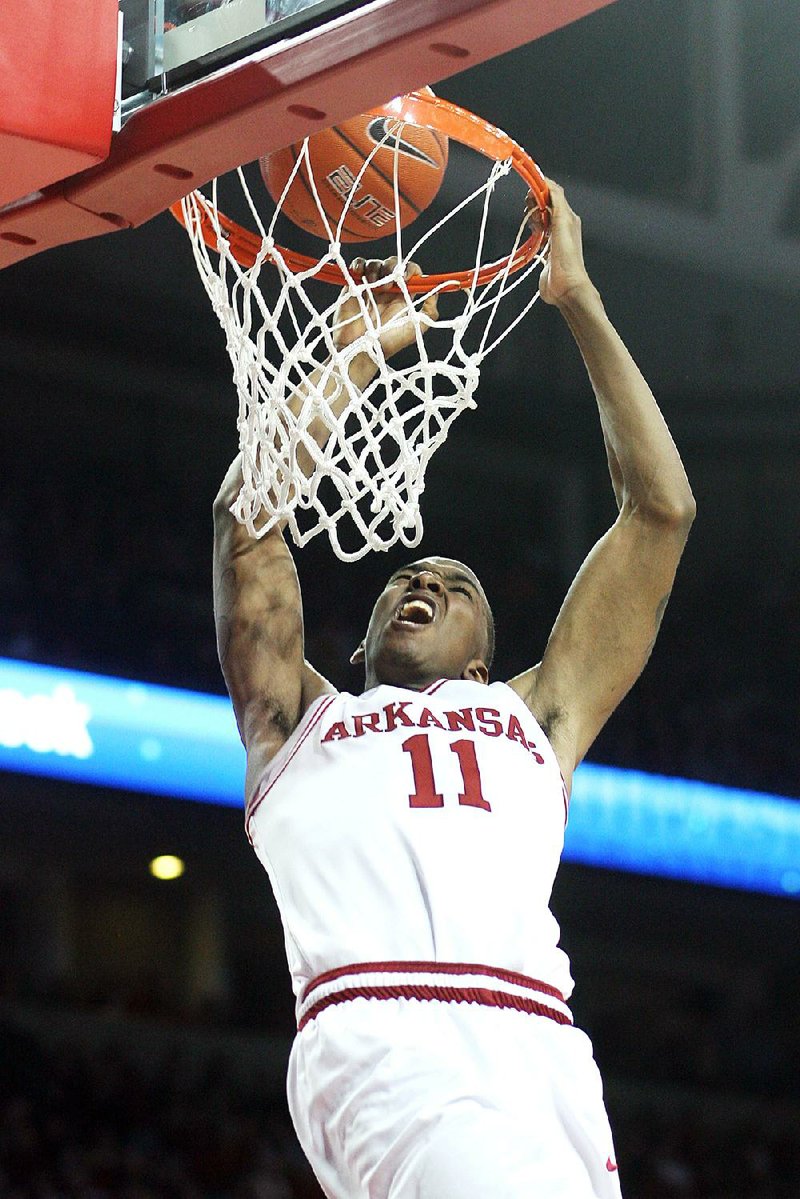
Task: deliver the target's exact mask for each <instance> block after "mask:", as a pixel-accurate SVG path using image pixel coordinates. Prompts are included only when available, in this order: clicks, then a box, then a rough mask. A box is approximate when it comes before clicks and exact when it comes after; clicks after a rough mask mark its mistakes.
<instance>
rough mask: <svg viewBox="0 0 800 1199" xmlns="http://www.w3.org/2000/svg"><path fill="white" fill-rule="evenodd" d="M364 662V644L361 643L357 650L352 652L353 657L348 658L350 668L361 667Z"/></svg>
mask: <svg viewBox="0 0 800 1199" xmlns="http://www.w3.org/2000/svg"><path fill="white" fill-rule="evenodd" d="M365 660H366V659H365V655H364V642H363V641H362V642H361V644H360V645H359V647H358V649H356V650H354V651H353V655H352V657H351V658H350V665H351V666H361V665H363V663H364V662H365Z"/></svg>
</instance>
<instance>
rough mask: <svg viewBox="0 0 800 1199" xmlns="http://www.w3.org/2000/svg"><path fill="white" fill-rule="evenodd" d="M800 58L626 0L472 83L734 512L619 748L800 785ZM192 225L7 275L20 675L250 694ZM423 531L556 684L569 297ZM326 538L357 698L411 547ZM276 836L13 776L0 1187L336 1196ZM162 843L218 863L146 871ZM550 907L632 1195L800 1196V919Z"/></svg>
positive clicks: (617, 884)
mask: <svg viewBox="0 0 800 1199" xmlns="http://www.w3.org/2000/svg"><path fill="white" fill-rule="evenodd" d="M665 31H666V33H667V34H668V36H666V35H665ZM798 44H800V10H799V9H798V7H797V5H796V4H795V3H794V0H731V3H728V4H725V5H718V4H711V3H708V0H617V3H615V4H612V5H610V6H609V7H608V8H607V9H605V10H604V11H603V12H602V13H598V14H596V15H595V16H593V17H591V18H588V19H587V20H586V21H584V22H581V23H579V24H578V25H576V26H575V27H573V28H572V29H568V30H563V31H561V32H560V33H558V34H556V35H553V36H552V37H551V38H548V39H545V40H544V41H543V42H541V43H537V44H535V45H534V46H531V47H528V48H526V49H524V50H521V51H518V52H516V55H512V56H509V58H508V61H507V63H505V64H495V65H494V66H491V65H490V66H487V67H486V68H480V69H477V70H473V71H470V72H467V73H465V74H464V75H463V76H459V77H456V78H454V79H453V80H450V81H448V82H447V83H446V84H443V85H442V86H441V87H440V88H439V90H440V91H441V93H442V94H444V95H446V96H448V97H450V98H452V99H454V100H455V101H457V102H459V103H462V104H466V105H467V106H468V107H472V108H474V109H475V110H477V111H480V112H482V113H483V114H484V115H486V116H488V117H489V118H491V119H493V120H495V121H497V123H498V124H500V125H501V126H503V127H504V128H506V129H508V130H509V132H511V133H512V134H514V135H515V136H517V137H518V138H519V139H520V140H521V141H523V142H524V143H525V144H526V145H527V146H529V148H531V149H535V150H536V152H537V154H538V155H539V157H540V160H541V162H542V164H543V165H544V166H545V167H546V169H547V170H548V172H549V173H550V174H552V175H553V176H554V177H556V178H559V179H561V180H563V181H564V182H565V183H566V184H567V191H568V195H569V196H570V197H571V198H572V199H573V201H574V203H575V205H576V207H577V208H579V209H580V211H581V215H582V217H583V220H584V235H585V243H586V255H587V262H588V265H589V268H590V271H591V273H592V275H593V277H594V279H595V281H596V282H597V283H598V286H599V287H600V289H601V292H602V294H603V296H604V298H605V301H606V304H607V307H608V309H609V312H610V314H611V316H612V318H613V319H614V321H615V323H616V324H617V326H618V327H619V329H620V331H621V333H622V335H623V337H624V338H625V339H626V341H627V342H628V343H629V345H630V348H631V350H632V351H633V353H634V355H635V356H636V358H637V361H638V362H639V364H640V365H641V367H642V369H643V372H644V374H645V376H646V377H647V379H648V381H649V382H650V383H651V385H652V386H653V389H654V391H655V393H656V395H657V397H658V399H659V401H660V403H661V405H662V408H663V411H664V413H665V416H666V418H667V420H668V422H669V424H670V427H671V429H672V430H673V432H674V435H675V438H676V441H677V444H678V446H679V448H680V450H681V453H682V456H683V459H684V462H685V465H686V468H687V472H688V474H689V477H690V480H691V483H692V486H693V488H694V491H695V495H696V497H697V501H698V518H697V522H696V525H695V528H694V530H693V532H692V536H691V538H690V542H689V546H688V548H687V551H686V554H685V558H684V561H683V563H682V565H681V569H680V571H679V574H678V579H677V583H676V586H675V590H674V594H673V596H672V599H671V601H670V605H669V607H668V609H667V614H666V617H665V619H664V623H663V627H662V630H661V634H660V636H659V639H658V642H657V644H656V648H655V650H654V653H653V656H652V658H651V661H650V663H649V664H648V666H647V668H646V670H645V672H644V675H643V676H642V678H641V680H640V681H639V683H638V684H637V685H636V687H635V688H634V690H633V691H632V693H631V695H630V696H629V697H628V698H627V699H626V700H625V701H624V703H623V704H622V706H621V707H620V709H619V711H618V712H617V713H616V714H615V715H614V716H613V718H612V719H611V721H610V722H609V724H608V726H607V728H606V729H605V730H604V731H603V732H602V734H601V736H600V738H599V739H598V741H597V743H596V745H595V746H594V747H593V749H592V752H591V755H590V756H591V758H592V759H593V760H594V761H600V762H608V763H611V764H614V765H618V766H623V767H630V768H636V769H641V770H646V771H652V772H657V773H664V774H668V775H677V776H683V777H686V778H697V779H704V780H707V781H712V782H718V783H722V784H726V785H728V786H733V787H745V788H751V789H754V790H760V791H770V792H775V793H778V794H781V795H784V796H787V797H789V798H790V800H796V799H798V798H800V735H798V734H800V728H799V727H798V726H799V723H800V722H799V720H798V717H800V666H799V665H798V663H800V653H799V652H798V628H799V627H800V569H799V566H798V564H799V562H800V559H799V557H798V553H797V534H798V529H800V498H798V496H799V495H800V489H799V488H798V469H797V463H798V460H799V459H800V454H799V451H800V421H799V420H798V416H797V362H796V344H797V328H798V322H799V321H800V304H798V295H800V267H798V262H800V257H798V255H799V254H800V249H799V247H800V178H798V174H797V168H796V142H797V130H798V128H800V89H798V86H797V71H796V54H794V53H793V52H792V48H795V49H796V46H797V45H798ZM510 78H511V79H514V80H515V85H514V86H513V87H509V86H508V80H509V79H510ZM524 81H528V84H529V85H528V84H526V86H525V87H523V86H522V83H523V82H524ZM517 82H519V86H517ZM734 134H735V136H734ZM778 200H780V204H779V203H778ZM698 221H700V222H702V221H706V224H705V225H702V226H701V233H699V234H698V233H697V231H696V225H697V222H698ZM181 236H182V235H181V234H180V233H179V231H178V230H177V228H176V227H173V223H172V222H171V219H170V218H168V217H162V218H158V219H157V220H156V221H154V222H151V223H150V224H148V225H146V226H144V227H143V228H142V229H140V230H136V231H134V232H130V233H119V234H114V235H113V236H112V237H108V238H102V239H99V240H96V241H92V242H86V243H82V244H79V245H75V246H68V247H64V248H62V249H59V250H56V251H53V252H51V253H48V254H45V255H41V256H39V257H34V258H31V259H30V260H28V261H26V262H23V263H20V264H19V265H17V266H16V267H13V268H10V269H9V270H6V271H4V272H2V274H0V350H1V351H2V361H3V371H2V388H1V391H2V403H0V465H1V466H2V469H1V470H0V656H5V657H9V658H18V659H24V660H28V661H35V662H47V663H53V664H57V665H62V666H67V667H73V668H77V669H83V670H90V671H97V672H100V673H107V674H113V675H118V676H123V677H131V678H136V679H142V680H151V681H153V682H158V683H163V684H167V685H171V686H176V687H184V688H192V689H198V690H202V691H214V692H219V693H221V692H222V690H223V688H222V681H221V678H220V674H219V669H218V666H217V662H216V654H215V645H214V632H213V619H212V611H211V587H210V570H211V505H212V502H213V499H214V495H215V493H216V490H217V487H218V485H219V482H220V480H221V478H222V476H223V474H224V471H225V469H226V467H227V465H228V463H229V462H230V460H231V458H232V457H233V454H234V453H235V450H236V436H235V397H234V395H233V390H232V386H231V382H230V366H229V363H228V360H227V356H226V354H225V349H224V344H223V339H222V335H221V333H220V331H219V328H218V327H217V325H216V324H215V322H214V319H213V317H212V315H211V314H210V312H209V310H208V306H207V301H206V297H205V295H204V294H202V291H201V288H200V286H199V284H198V282H197V279H196V277H195V274H194V268H193V264H192V263H191V257H190V254H189V251H188V249H187V247H186V245H185V244H184V243H183V241H182V240H181ZM461 251H462V247H460V246H454V247H453V254H454V257H455V256H456V255H458V257H459V259H460V258H461ZM423 514H424V518H425V528H426V533H425V538H424V541H423V543H422V545H421V547H420V550H419V551H413V552H414V553H417V552H422V553H445V554H448V555H452V556H455V557H459V558H461V559H463V560H464V561H466V562H468V563H469V564H470V565H471V566H472V567H473V568H474V569H475V570H476V571H477V572H478V574H479V575H480V576H481V578H482V580H483V582H484V584H485V586H486V590H487V593H488V595H489V598H490V600H491V602H492V605H493V609H494V613H495V618H496V622H497V641H498V649H497V656H496V665H495V671H494V675H495V677H496V678H503V677H508V676H510V675H511V674H513V673H515V672H516V671H518V670H521V669H523V668H524V667H526V666H529V665H531V664H532V662H534V661H535V660H536V659H537V658H538V657H539V655H540V654H541V652H542V649H543V647H544V644H545V642H546V638H547V634H548V631H549V629H550V627H551V625H552V622H553V620H554V617H555V615H556V613H557V611H558V608H559V605H560V603H561V601H562V599H563V596H564V594H565V592H566V589H567V587H568V585H569V583H570V581H571V579H572V577H573V575H574V572H575V570H576V569H577V567H578V565H579V563H580V561H581V559H582V557H583V555H584V554H585V553H586V552H587V550H588V549H589V548H590V546H591V545H592V544H593V542H594V540H595V539H596V538H597V537H598V536H599V535H600V534H601V533H602V532H603V531H604V529H605V528H607V527H608V525H609V523H610V522H611V520H612V519H613V516H614V507H613V497H612V493H611V488H610V484H609V481H608V475H607V468H606V464H605V459H604V454H603V448H602V440H601V436H600V431H599V426H598V422H597V417H596V412H595V409H594V404H593V400H592V396H591V392H590V389H589V387H588V385H587V383H586V379H585V376H584V373H583V368H582V364H581V362H580V359H579V357H578V355H577V353H576V351H575V349H574V346H573V345H572V343H571V339H570V336H569V333H568V332H567V331H566V329H565V327H564V325H563V323H562V322H561V321H560V319H559V317H558V315H557V314H555V313H553V312H551V311H547V310H540V309H537V310H535V311H534V312H533V314H532V315H531V316H530V318H529V319H528V320H527V321H526V322H525V327H524V329H521V330H519V331H517V332H516V333H515V334H514V335H513V336H512V337H510V338H509V339H508V341H507V342H505V343H504V345H503V348H502V349H501V350H499V351H498V353H497V354H496V356H495V357H494V358H493V359H490V360H489V361H488V362H487V364H486V367H485V369H484V373H483V380H482V384H481V391H480V394H479V406H478V409H477V411H476V412H474V413H469V414H466V415H465V416H463V417H462V418H461V419H460V420H459V422H458V423H457V424H456V426H454V428H453V430H452V433H451V435H450V437H449V438H448V441H447V444H446V445H445V446H444V447H443V448H442V449H441V451H440V452H439V453H438V455H437V456H436V457H435V458H434V460H433V462H432V464H431V467H430V470H429V474H428V483H427V488H426V492H425V495H424V497H423ZM296 560H297V564H298V570H299V573H300V578H301V584H302V588H303V596H304V605H305V618H306V638H307V641H306V648H307V654H308V657H309V658H310V659H311V661H313V663H314V664H315V665H316V666H317V667H318V668H319V669H320V670H322V671H323V673H325V674H327V675H328V676H329V677H330V678H331V679H332V680H333V681H334V682H336V683H337V684H338V685H340V686H343V687H347V688H349V689H354V688H356V689H357V688H358V687H359V686H360V685H361V679H360V676H359V673H358V672H357V671H356V670H354V669H353V668H351V667H350V666H349V665H348V659H349V656H350V654H351V652H352V650H353V648H354V647H355V646H356V644H357V643H358V641H359V640H360V638H361V636H362V634H363V631H364V628H365V625H366V622H367V620H368V617H369V612H370V608H371V604H372V601H373V599H374V597H375V595H376V594H377V591H378V590H379V588H380V586H381V585H382V582H383V581H384V578H385V577H386V576H387V575H388V573H390V572H391V571H392V570H393V569H395V567H396V566H397V565H399V564H400V562H402V561H403V560H404V554H403V553H402V552H399V551H393V552H392V553H390V554H388V555H385V556H384V555H371V556H369V557H368V558H366V559H364V560H363V561H362V562H360V563H356V564H352V565H344V564H342V563H339V562H338V561H336V560H335V559H334V558H333V556H332V554H331V552H330V549H329V548H328V547H327V545H326V544H324V543H323V542H322V540H321V539H318V540H316V541H314V542H312V543H311V544H309V545H308V546H307V547H306V548H305V549H304V550H302V551H298V552H297V553H296ZM241 825H242V821H241V812H240V811H238V810H232V809H226V808H221V807H216V806H214V805H203V804H193V803H181V802H178V801H170V800H166V799H157V798H155V797H149V796H144V795H133V794H128V793H123V792H118V791H111V790H103V789H99V788H87V787H83V786H79V785H71V784H66V783H60V782H55V781H47V782H44V781H42V780H37V779H33V778H24V777H21V776H20V777H17V776H13V775H10V774H4V775H2V776H0V1199H112V1197H113V1199H305V1197H310V1196H318V1195H319V1191H318V1189H317V1188H316V1184H315V1182H314V1180H313V1177H312V1176H311V1174H310V1172H309V1170H308V1167H307V1166H306V1165H305V1163H304V1160H303V1158H302V1154H301V1152H300V1150H299V1147H298V1146H297V1143H296V1140H295V1138H294V1134H293V1132H292V1130H291V1126H290V1124H289V1120H288V1115H287V1111H286V1103H285V1098H284V1081H283V1079H284V1071H285V1063H286V1057H287V1054H288V1048H289V1044H290V1040H291V1036H292V1029H293V1009H292V999H291V994H290V988H289V982H288V975H287V971H286V966H285V960H284V956H283V934H282V930H281V927H280V922H279V919H278V917H277V913H276V910H275V907H274V903H273V901H272V899H271V896H270V894H269V888H268V884H267V880H266V878H265V876H264V874H263V872H262V870H261V868H260V867H259V865H258V863H257V862H256V860H255V858H254V855H253V854H252V852H251V850H250V849H249V846H248V845H247V843H246V841H245V838H244V835H243V831H242V827H241ZM159 852H172V853H178V854H180V856H182V857H183V858H184V860H185V862H186V867H187V868H186V873H185V875H184V876H183V877H182V878H181V879H179V880H177V881H176V882H174V883H159V882H156V881H155V880H153V879H152V878H150V876H149V875H148V873H147V863H148V861H149V860H150V858H151V857H152V856H153V855H154V854H156V853H159ZM553 908H554V911H555V913H556V915H557V917H558V919H559V921H560V924H561V928H562V934H563V944H564V946H565V948H566V949H567V951H568V952H569V954H570V956H571V959H572V962H573V967H574V974H575V977H576V980H577V986H576V991H575V996H574V1002H573V1008H574V1012H575V1015H576V1019H577V1022H578V1023H579V1024H580V1025H581V1026H582V1027H584V1028H585V1029H586V1030H587V1031H588V1032H589V1034H590V1035H591V1037H592V1040H593V1043H594V1045H595V1050H596V1055H597V1058H598V1061H599V1064H600V1067H601V1070H602V1073H603V1076H604V1079H605V1084H606V1096H607V1102H608V1106H609V1111H610V1114H611V1118H612V1124H613V1127H614V1129H615V1137H616V1142H617V1148H618V1156H619V1163H620V1171H621V1178H622V1182H623V1191H624V1194H625V1195H626V1199H800V1132H799V1131H798V1130H800V1098H799V1097H798V1096H799V1095H800V1092H798V1079H799V1078H800V1021H799V1020H798V1010H797V1002H796V995H797V981H798V973H800V939H799V938H798V935H797V911H798V908H797V900H796V899H794V898H791V897H790V896H788V895H787V897H786V898H783V899H780V898H777V897H770V896H764V895H757V894H753V893H745V892H734V891H726V890H723V889H719V888H712V887H703V886H694V885H688V884H680V883H675V882H669V881H666V880H663V879H655V878H645V877H640V876H636V875H632V874H627V875H623V874H615V873H612V872H608V871H601V870H592V869H589V868H585V867H580V866H576V865H571V864H569V863H567V864H565V865H564V866H563V867H562V870H561V872H560V875H559V878H558V880H557V883H556V888H555V892H554V896H553ZM498 1199H499V1197H498Z"/></svg>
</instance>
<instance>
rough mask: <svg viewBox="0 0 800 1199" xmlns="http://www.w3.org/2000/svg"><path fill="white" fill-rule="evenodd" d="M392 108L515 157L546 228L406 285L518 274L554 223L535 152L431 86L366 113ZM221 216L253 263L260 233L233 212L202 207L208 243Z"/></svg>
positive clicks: (432, 286) (340, 277)
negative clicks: (467, 264)
mask: <svg viewBox="0 0 800 1199" xmlns="http://www.w3.org/2000/svg"><path fill="white" fill-rule="evenodd" d="M387 110H391V111H392V112H393V113H394V114H396V116H397V118H398V120H401V121H403V120H405V121H408V122H409V124H414V125H420V126H422V127H423V128H426V129H433V130H435V131H436V132H438V133H443V134H445V136H446V137H448V138H452V139H453V140H455V141H457V142H460V143H461V144H462V145H465V146H469V147H470V148H471V149H473V150H477V151H478V153H480V154H483V155H484V157H486V158H490V159H493V160H494V161H495V162H505V161H507V160H510V162H511V166H512V168H513V169H514V170H515V171H516V173H517V174H518V175H519V176H520V178H521V179H522V180H523V182H524V183H526V184H527V186H528V190H529V192H530V194H531V196H532V197H533V199H534V201H535V205H536V208H537V209H538V212H539V215H540V219H541V229H538V230H532V231H531V234H530V236H529V237H528V238H527V240H526V241H524V242H522V244H521V245H519V246H518V247H517V249H516V251H514V252H513V253H512V254H508V255H506V257H505V258H500V259H498V260H497V261H496V262H489V263H486V264H485V265H484V266H482V267H481V268H480V269H479V270H478V271H476V270H475V268H474V267H472V268H469V269H467V270H462V271H452V272H450V273H449V274H444V273H439V274H430V275H428V274H424V273H423V274H420V275H415V276H413V277H412V278H411V279H407V280H406V287H407V288H408V290H409V292H412V293H417V294H419V293H426V292H431V291H462V290H465V289H467V288H472V287H484V286H485V285H486V284H488V283H491V282H492V280H493V279H495V278H496V277H497V276H498V275H500V274H502V273H504V272H507V273H508V274H514V273H516V272H517V271H519V270H522V268H523V267H525V266H527V265H528V263H529V262H531V261H532V260H533V259H534V258H535V257H536V254H537V253H538V252H539V251H540V250H541V248H542V246H543V245H544V243H545V240H546V237H547V233H548V230H549V227H550V214H549V211H548V207H547V205H548V203H549V200H550V191H549V188H548V186H547V181H546V180H545V177H544V175H543V174H542V172H541V170H540V169H539V167H538V166H537V165H536V163H535V162H534V161H533V159H532V158H531V156H530V155H529V154H527V153H526V151H525V150H523V149H522V147H521V146H520V145H519V144H518V143H517V142H515V141H514V139H513V138H511V137H509V136H508V134H507V133H504V132H503V131H502V129H498V128H497V127H496V126H495V125H492V124H490V122H489V121H485V120H484V119H483V118H482V117H479V116H477V115H476V114H475V113H472V112H469V110H468V109H466V108H460V107H459V106H458V105H457V104H453V103H451V101H449V100H444V99H442V98H441V97H440V96H434V95H433V94H432V93H431V92H428V91H425V92H422V91H416V92H410V93H409V94H408V95H406V96H398V97H397V98H396V99H394V100H391V101H390V102H389V103H388V104H384V105H381V106H380V107H379V108H373V109H370V110H369V112H368V113H367V114H365V115H368V116H371V115H376V116H385V115H386V112H387ZM169 211H170V212H171V213H172V215H173V216H174V217H175V219H176V220H177V221H178V222H179V223H180V224H181V225H183V226H184V228H186V219H185V216H184V212H183V201H182V200H178V201H176V203H174V204H171V205H170V209H169ZM217 222H218V224H219V228H220V229H221V230H222V231H223V232H224V234H225V237H226V239H227V241H228V245H229V249H230V252H231V253H232V254H233V256H234V258H235V259H236V261H237V262H238V263H239V265H240V266H243V267H245V268H246V269H249V268H250V267H252V266H253V265H254V264H255V262H256V261H257V259H258V258H259V257H260V256H261V255H262V254H263V247H262V238H261V236H260V235H259V234H257V233H253V232H252V231H251V230H249V229H246V228H244V226H243V225H240V224H238V222H236V221H233V220H231V218H230V217H227V216H225V214H224V213H222V212H219V211H218V212H217V216H216V222H215V220H213V219H212V218H211V217H210V216H209V215H208V212H207V211H206V209H205V207H202V208H201V210H200V213H199V232H200V234H201V236H202V238H203V240H204V241H205V243H206V245H207V246H208V247H209V248H210V249H211V250H214V251H215V252H218V244H217V231H216V228H215V225H216V223H217ZM276 250H277V251H278V252H279V253H280V255H281V256H282V259H283V261H284V262H285V264H286V267H287V268H288V269H289V270H290V271H291V272H292V273H293V274H302V273H304V272H307V271H313V269H314V267H315V266H316V265H317V264H318V263H319V261H320V260H319V259H318V258H313V257H310V256H308V255H305V254H300V253H298V252H297V251H295V250H290V249H288V248H286V247H284V246H280V245H276ZM268 257H269V256H268ZM314 277H315V278H316V279H320V280H322V282H324V283H331V284H334V285H335V286H338V287H343V286H344V285H345V284H346V283H347V282H348V279H347V277H346V276H345V274H344V272H343V271H342V270H340V268H339V267H338V266H337V265H336V264H335V263H325V265H324V266H322V267H321V268H320V269H319V270H318V271H316V272H315V276H314Z"/></svg>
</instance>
